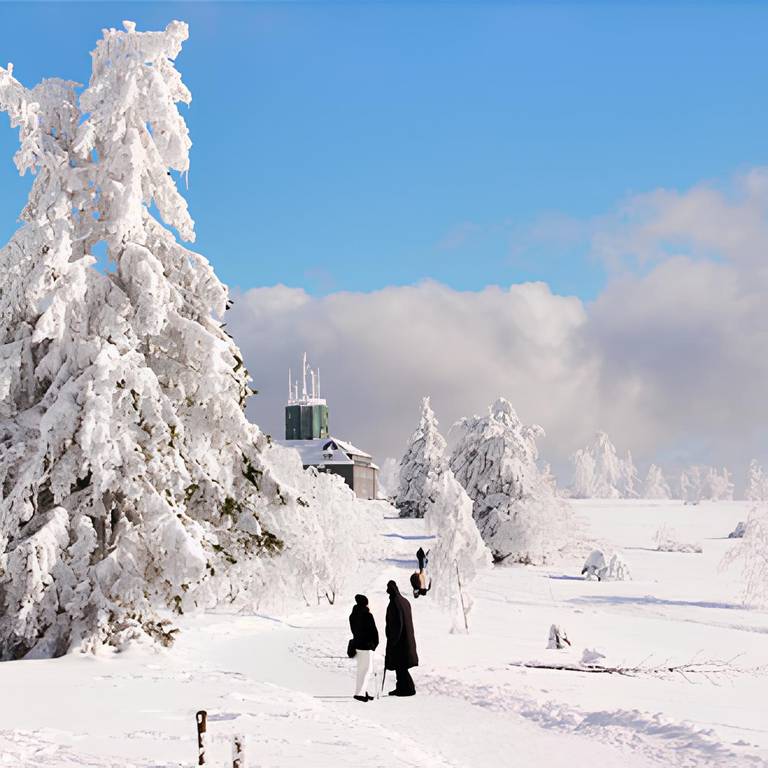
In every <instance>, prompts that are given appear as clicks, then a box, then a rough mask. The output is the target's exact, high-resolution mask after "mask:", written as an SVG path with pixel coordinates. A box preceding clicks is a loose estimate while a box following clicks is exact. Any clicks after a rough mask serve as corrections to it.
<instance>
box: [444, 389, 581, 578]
mask: <svg viewBox="0 0 768 768" xmlns="http://www.w3.org/2000/svg"><path fill="white" fill-rule="evenodd" d="M455 426H456V427H457V428H458V429H459V432H460V437H459V439H458V441H457V443H456V446H455V448H454V450H453V452H452V454H451V460H450V466H451V469H452V470H453V472H454V474H455V475H456V479H457V480H458V481H459V482H460V483H461V485H462V486H463V487H464V489H465V490H466V492H467V494H468V495H469V497H470V498H471V499H472V500H473V502H474V508H473V516H474V518H475V521H476V522H477V527H478V528H479V529H480V533H481V535H482V537H483V540H484V541H485V543H486V544H487V545H488V547H489V548H490V550H491V552H492V554H493V558H494V561H496V562H509V563H513V562H517V563H541V562H543V561H544V560H545V559H546V558H547V557H548V556H549V555H551V554H553V553H555V552H557V551H559V550H561V549H562V547H563V546H564V545H565V544H566V543H567V536H568V533H569V530H570V521H571V516H570V509H569V507H568V505H567V504H566V503H565V502H564V501H563V500H562V499H560V498H559V497H558V496H557V493H556V488H555V486H554V483H553V481H552V479H551V477H550V476H549V475H548V474H544V473H542V472H541V471H540V470H539V468H538V466H537V464H536V460H537V458H538V448H537V446H536V440H537V438H538V437H540V436H542V435H543V434H544V430H543V429H542V428H541V427H539V426H537V425H534V426H526V425H524V424H523V423H522V422H521V421H520V419H519V418H518V416H517V414H516V413H515V410H514V408H513V407H512V405H511V404H510V403H509V402H508V401H507V400H505V399H504V398H499V399H498V400H497V401H496V402H495V403H494V404H493V405H492V406H491V407H490V408H489V409H488V415H487V416H473V417H472V418H466V419H462V420H461V421H460V422H458V424H456V425H455Z"/></svg>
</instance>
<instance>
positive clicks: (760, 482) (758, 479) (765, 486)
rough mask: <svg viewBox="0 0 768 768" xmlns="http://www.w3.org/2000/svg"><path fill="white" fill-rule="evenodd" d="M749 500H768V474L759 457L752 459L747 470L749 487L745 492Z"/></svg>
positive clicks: (745, 496)
mask: <svg viewBox="0 0 768 768" xmlns="http://www.w3.org/2000/svg"><path fill="white" fill-rule="evenodd" d="M744 498H745V499H747V501H768V476H766V474H765V472H764V471H763V468H762V467H761V466H760V464H759V463H758V461H757V459H752V461H751V462H750V463H749V471H748V472H747V489H746V492H745V494H744Z"/></svg>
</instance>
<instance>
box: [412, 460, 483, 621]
mask: <svg viewBox="0 0 768 768" xmlns="http://www.w3.org/2000/svg"><path fill="white" fill-rule="evenodd" d="M426 492H427V508H426V514H425V515H424V522H425V524H426V527H427V530H429V531H431V532H432V533H434V535H435V543H434V544H433V545H432V547H431V549H430V555H429V567H430V578H431V579H432V588H433V590H434V595H435V597H436V598H437V599H438V600H439V601H440V602H442V603H443V604H444V605H446V606H447V608H448V610H449V612H450V614H451V617H452V620H453V629H454V630H462V629H464V627H465V624H466V620H467V615H468V614H469V611H470V609H471V608H472V597H471V592H470V590H469V587H470V586H471V584H472V581H474V579H475V577H476V576H477V575H478V573H480V572H481V571H482V570H483V569H485V568H488V567H490V565H491V562H492V560H491V553H490V551H489V549H488V547H486V546H485V544H484V543H483V539H482V537H481V536H480V532H479V531H478V529H477V525H476V524H475V521H474V518H473V517H472V500H471V499H470V498H469V496H468V495H467V492H466V491H465V490H464V488H462V487H461V485H460V483H459V482H458V480H456V477H455V476H454V474H453V472H452V471H451V470H450V469H447V468H446V469H445V471H444V472H442V473H440V474H437V473H435V472H432V473H430V475H429V477H428V478H427V483H426Z"/></svg>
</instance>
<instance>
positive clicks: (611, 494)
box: [571, 432, 636, 499]
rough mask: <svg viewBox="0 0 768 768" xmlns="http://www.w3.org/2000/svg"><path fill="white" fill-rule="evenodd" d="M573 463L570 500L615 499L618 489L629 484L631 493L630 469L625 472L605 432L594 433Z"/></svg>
mask: <svg viewBox="0 0 768 768" xmlns="http://www.w3.org/2000/svg"><path fill="white" fill-rule="evenodd" d="M630 461H631V457H630ZM573 463H574V466H575V470H576V471H575V475H574V482H573V485H572V488H571V496H573V497H574V498H581V499H590V498H591V499H617V498H619V497H621V495H622V492H621V490H620V488H621V487H622V485H624V486H627V483H629V484H631V485H632V487H633V489H634V484H635V482H636V478H635V476H636V470H634V465H631V466H630V467H629V468H627V469H625V467H624V462H622V460H621V459H620V458H619V457H618V456H617V454H616V448H615V447H614V445H613V443H612V442H611V441H610V439H609V437H608V435H607V434H606V433H605V432H597V433H596V434H595V437H594V439H593V440H592V442H591V443H590V444H589V445H588V446H587V447H586V448H583V449H581V450H579V451H577V452H576V453H575V454H574V456H573Z"/></svg>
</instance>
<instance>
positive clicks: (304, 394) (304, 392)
mask: <svg viewBox="0 0 768 768" xmlns="http://www.w3.org/2000/svg"><path fill="white" fill-rule="evenodd" d="M301 370H302V385H301V396H302V397H303V398H304V399H305V400H306V399H307V353H306V352H305V353H304V361H303V362H302V366H301Z"/></svg>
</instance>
